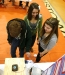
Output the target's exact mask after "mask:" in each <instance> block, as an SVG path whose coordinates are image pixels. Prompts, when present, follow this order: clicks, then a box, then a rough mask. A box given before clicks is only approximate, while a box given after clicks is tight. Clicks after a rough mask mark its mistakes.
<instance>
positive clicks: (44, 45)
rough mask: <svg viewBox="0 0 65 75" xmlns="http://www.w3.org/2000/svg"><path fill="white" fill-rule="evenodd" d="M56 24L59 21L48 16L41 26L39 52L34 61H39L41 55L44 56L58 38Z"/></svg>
mask: <svg viewBox="0 0 65 75" xmlns="http://www.w3.org/2000/svg"><path fill="white" fill-rule="evenodd" d="M58 24H59V21H58V20H57V19H56V18H53V17H51V18H48V19H47V20H46V21H45V22H44V24H43V27H42V30H41V34H40V38H39V43H38V46H39V47H38V48H39V52H38V55H37V58H36V62H39V61H40V59H41V57H42V56H44V55H45V54H47V53H48V52H49V50H50V49H52V48H53V47H54V46H55V44H56V43H57V40H58Z"/></svg>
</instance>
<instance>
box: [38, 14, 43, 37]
mask: <svg viewBox="0 0 65 75" xmlns="http://www.w3.org/2000/svg"><path fill="white" fill-rule="evenodd" d="M41 28H42V15H40V17H39V24H38V38H39V36H40V31H41Z"/></svg>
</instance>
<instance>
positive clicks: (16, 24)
mask: <svg viewBox="0 0 65 75" xmlns="http://www.w3.org/2000/svg"><path fill="white" fill-rule="evenodd" d="M21 28H22V30H19V29H21ZM11 29H12V30H14V31H15V32H14V34H15V33H16V32H17V33H18V32H19V33H20V32H21V34H22V35H23V34H24V33H25V29H26V24H25V21H24V20H22V19H18V18H15V19H12V20H10V21H9V22H8V23H7V30H8V33H10V32H11Z"/></svg>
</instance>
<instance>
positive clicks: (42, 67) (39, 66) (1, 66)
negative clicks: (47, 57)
mask: <svg viewBox="0 0 65 75" xmlns="http://www.w3.org/2000/svg"><path fill="white" fill-rule="evenodd" d="M53 63H54V62H45V63H33V62H32V61H31V60H28V63H27V64H25V67H26V75H29V70H30V69H31V68H32V67H35V68H37V69H38V72H39V71H40V70H43V71H45V70H46V69H47V68H48V67H50V66H51V65H52V64H53ZM4 67H5V64H0V70H2V71H4ZM39 69H40V70H39ZM38 72H37V73H38ZM0 75H1V74H0ZM32 75H34V74H32ZM37 75H40V74H39V73H38V74H37Z"/></svg>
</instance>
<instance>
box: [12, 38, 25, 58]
mask: <svg viewBox="0 0 65 75" xmlns="http://www.w3.org/2000/svg"><path fill="white" fill-rule="evenodd" d="M19 46H20V39H15V38H14V39H13V41H12V43H11V57H13V58H14V57H16V49H17V47H19ZM19 55H20V57H23V56H24V49H23V50H21V49H20V48H19Z"/></svg>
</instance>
